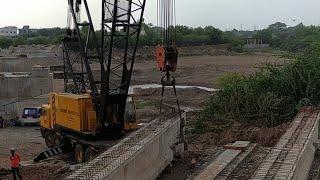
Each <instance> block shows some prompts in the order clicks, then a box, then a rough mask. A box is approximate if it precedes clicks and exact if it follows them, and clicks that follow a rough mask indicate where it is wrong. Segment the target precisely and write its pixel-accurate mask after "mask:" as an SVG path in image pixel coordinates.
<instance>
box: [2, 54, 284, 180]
mask: <svg viewBox="0 0 320 180" xmlns="http://www.w3.org/2000/svg"><path fill="white" fill-rule="evenodd" d="M265 62H270V63H281V60H280V59H279V58H278V57H275V56H271V55H269V54H255V55H236V56H190V57H181V58H180V59H179V68H178V71H177V72H176V73H175V74H176V78H177V84H179V85H192V86H205V87H209V88H215V87H216V82H217V81H216V80H217V79H218V78H219V77H221V76H222V75H223V74H225V73H227V72H242V73H245V74H250V73H253V72H255V71H256V70H257V67H259V66H261V64H262V63H265ZM160 77H161V73H159V72H158V71H157V70H156V67H155V62H154V61H153V60H141V59H138V60H137V63H136V64H135V70H134V74H133V81H132V85H141V84H150V83H159V81H160ZM55 83H56V84H55V85H54V87H55V89H62V87H63V84H62V82H60V81H56V82H55ZM136 93H137V94H136V96H135V101H136V106H137V115H138V116H137V117H138V120H139V123H146V122H149V121H150V120H153V119H155V117H157V116H159V102H160V90H159V89H149V90H143V91H139V90H138V91H136ZM166 93H167V95H168V96H167V97H166V99H165V103H167V104H172V105H175V99H174V98H175V97H174V95H173V92H172V91H171V90H170V89H169V90H167V91H166ZM212 94H213V92H208V91H204V90H199V89H196V88H193V89H179V90H178V98H179V101H180V104H181V106H182V107H189V108H191V109H201V108H203V107H204V106H205V102H206V100H207V99H208V98H209V97H210V96H211V95H212ZM195 121H196V115H195V116H194V117H193V118H190V120H189V121H188V123H189V124H192V123H195ZM287 127H288V124H284V125H282V126H279V127H276V128H272V129H268V128H261V129H259V128H256V127H250V126H249V125H242V124H239V125H235V126H234V127H233V128H231V129H229V130H226V131H225V132H223V133H222V134H215V133H206V134H192V133H190V132H191V131H188V127H187V140H188V143H189V146H188V151H187V152H185V154H184V155H183V156H182V157H181V158H180V159H177V160H175V161H174V162H173V163H172V166H169V167H168V168H167V169H166V170H165V171H164V172H163V173H162V174H161V175H160V176H159V179H186V178H187V177H189V176H190V175H191V174H192V173H193V172H196V171H198V170H199V169H200V168H201V166H202V165H203V164H204V163H206V162H208V161H209V160H211V159H214V158H215V156H217V155H219V153H220V152H221V148H220V146H221V145H223V144H226V143H228V142H233V141H236V140H250V141H252V142H256V143H258V144H259V145H258V147H257V148H256V149H255V150H254V152H253V153H252V154H251V155H250V156H249V157H248V159H246V160H245V161H244V164H240V167H243V168H241V169H237V170H236V171H235V172H237V173H238V174H233V177H241V178H240V179H246V178H247V177H249V175H250V174H252V173H253V172H250V171H252V168H250V167H255V166H257V164H259V163H260V162H261V161H262V159H263V157H264V156H265V155H266V154H267V153H268V148H269V147H271V146H273V145H274V144H275V143H276V142H277V140H278V138H279V137H280V136H281V135H282V134H283V132H284V131H285V130H286V128H287ZM243 129H246V130H245V132H244V131H243ZM0 134H1V136H0V142H1V143H0V169H1V168H8V158H9V149H10V148H12V147H14V148H16V149H17V152H18V153H19V154H20V156H21V159H22V161H29V160H32V159H33V158H34V157H35V156H36V155H37V154H38V153H39V152H41V151H43V150H45V149H46V146H45V143H44V140H43V138H42V137H41V135H40V130H39V128H38V127H23V128H21V127H17V128H5V129H0ZM221 137H223V138H221ZM70 156H71V155H69V156H62V157H61V156H59V157H57V158H55V159H52V160H49V161H48V162H47V163H43V164H41V165H39V166H35V167H34V166H28V167H22V169H21V172H22V176H24V177H25V179H30V180H36V179H44V178H46V179H59V178H61V177H64V176H65V175H67V174H68V173H69V172H68V171H63V170H61V168H63V167H64V166H66V165H68V164H70V163H72V162H71V161H70ZM59 169H60V170H59ZM57 170H59V171H57ZM9 177H10V176H6V178H9Z"/></svg>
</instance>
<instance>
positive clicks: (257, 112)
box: [196, 48, 320, 132]
mask: <svg viewBox="0 0 320 180" xmlns="http://www.w3.org/2000/svg"><path fill="white" fill-rule="evenodd" d="M319 52H320V49H319V50H318V48H313V50H310V51H309V52H308V53H306V54H303V55H300V56H296V60H293V61H291V62H289V63H286V64H284V65H283V66H281V67H278V66H274V65H272V64H267V65H266V66H265V67H263V68H261V69H260V70H259V72H257V73H255V74H253V75H250V76H244V75H241V74H237V73H232V74H227V75H225V76H224V77H222V78H221V79H220V80H219V82H218V84H219V85H220V88H221V89H222V90H221V91H219V92H217V93H216V94H215V95H214V96H212V97H211V98H210V100H208V102H207V106H206V108H205V109H204V110H203V111H202V113H200V115H199V117H198V122H197V125H196V129H197V132H204V131H219V130H221V129H224V128H227V127H229V126H230V125H231V124H233V123H234V122H240V123H249V124H252V125H254V126H258V127H275V126H278V125H280V124H283V123H285V122H287V121H288V120H290V119H292V118H293V116H294V115H295V114H296V112H297V111H298V109H299V108H301V107H302V106H304V105H314V106H318V105H319V104H320V91H319V89H320V71H319V69H320V53H319Z"/></svg>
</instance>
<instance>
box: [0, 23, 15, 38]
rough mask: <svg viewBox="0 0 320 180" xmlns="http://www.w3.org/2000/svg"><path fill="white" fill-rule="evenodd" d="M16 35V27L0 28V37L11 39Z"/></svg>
mask: <svg viewBox="0 0 320 180" xmlns="http://www.w3.org/2000/svg"><path fill="white" fill-rule="evenodd" d="M17 35H18V28H17V27H16V26H6V27H2V28H0V36H5V37H13V36H17Z"/></svg>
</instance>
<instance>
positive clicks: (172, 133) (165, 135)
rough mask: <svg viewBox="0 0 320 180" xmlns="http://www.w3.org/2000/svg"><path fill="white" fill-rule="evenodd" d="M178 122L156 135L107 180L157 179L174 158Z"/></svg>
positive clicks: (177, 137)
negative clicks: (173, 146) (173, 147)
mask: <svg viewBox="0 0 320 180" xmlns="http://www.w3.org/2000/svg"><path fill="white" fill-rule="evenodd" d="M179 134H180V121H175V122H173V123H172V124H171V125H170V126H169V127H168V128H166V129H165V130H164V131H162V132H161V133H159V134H158V135H156V136H155V137H154V138H153V139H152V141H150V142H149V143H148V144H146V145H145V146H144V147H143V149H141V150H140V151H139V152H137V153H136V155H135V156H133V157H131V158H130V159H129V160H128V161H127V162H126V163H125V164H123V165H122V166H120V167H119V168H117V169H116V170H115V171H114V172H113V173H112V174H110V175H109V176H107V177H105V178H104V179H108V180H150V179H157V177H158V176H159V175H160V173H161V172H162V171H163V170H164V169H165V168H166V167H167V166H168V165H169V164H170V163H171V161H172V160H173V158H174V152H173V150H172V149H171V147H172V145H173V144H175V143H177V142H178V141H179Z"/></svg>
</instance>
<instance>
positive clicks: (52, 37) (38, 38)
mask: <svg viewBox="0 0 320 180" xmlns="http://www.w3.org/2000/svg"><path fill="white" fill-rule="evenodd" d="M64 33H65V30H64V29H61V28H50V29H39V30H38V31H37V32H34V33H30V34H28V35H20V36H16V37H2V36H0V48H8V47H9V46H18V45H31V44H59V43H61V41H62V38H63V36H64Z"/></svg>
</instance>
